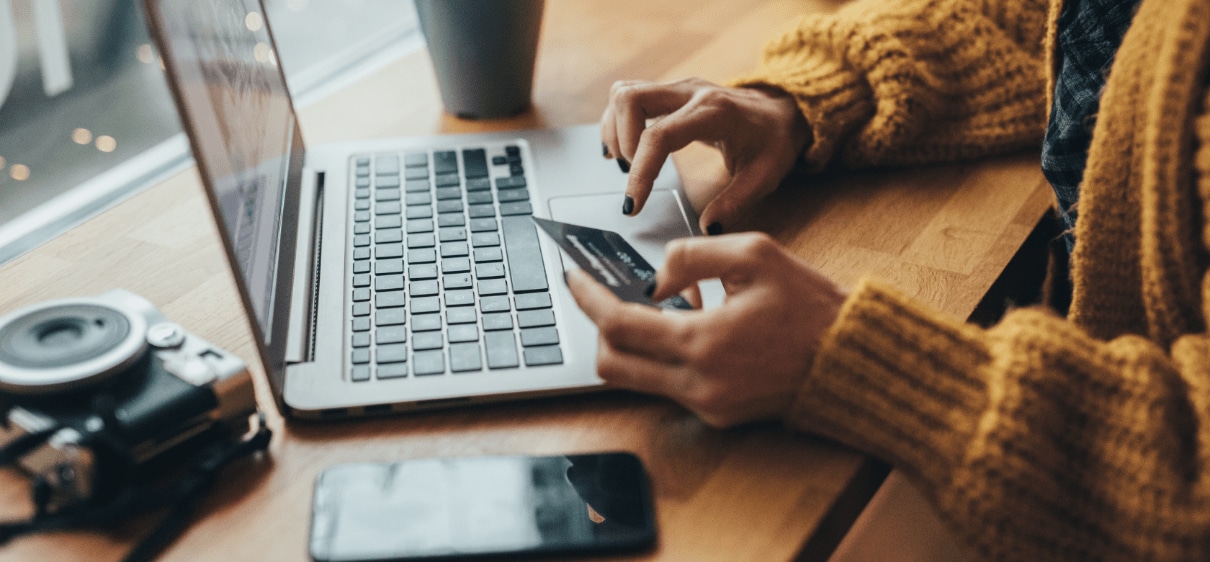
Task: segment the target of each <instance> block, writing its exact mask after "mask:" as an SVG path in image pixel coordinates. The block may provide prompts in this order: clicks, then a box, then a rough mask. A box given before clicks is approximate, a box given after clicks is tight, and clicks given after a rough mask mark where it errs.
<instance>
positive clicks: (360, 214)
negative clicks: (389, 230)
mask: <svg viewBox="0 0 1210 562" xmlns="http://www.w3.org/2000/svg"><path fill="white" fill-rule="evenodd" d="M353 220H354V221H356V222H367V221H369V220H370V212H369V211H357V212H356V213H353Z"/></svg>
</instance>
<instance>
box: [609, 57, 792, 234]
mask: <svg viewBox="0 0 1210 562" xmlns="http://www.w3.org/2000/svg"><path fill="white" fill-rule="evenodd" d="M648 120H653V122H652V123H651V124H650V125H648ZM810 137H811V132H810V129H809V128H808V127H807V123H806V120H805V119H803V117H802V114H801V113H800V112H799V109H798V105H797V103H796V102H795V101H794V99H793V98H791V97H790V96H789V95H788V94H786V93H784V92H782V91H780V90H772V89H767V90H766V89H754V88H724V87H722V86H718V85H716V84H712V83H710V82H707V81H705V80H702V79H700V78H689V79H685V80H677V81H673V82H662V83H654V82H643V81H623V82H616V83H614V85H613V88H612V90H611V91H610V95H609V105H608V106H607V107H606V108H605V113H604V114H603V115H602V116H601V142H602V143H603V145H604V151H605V156H606V157H613V158H617V159H618V164H619V165H620V166H621V167H622V170H623V171H627V172H628V173H629V174H630V177H629V180H628V182H627V186H626V199H625V202H624V204H623V208H622V210H623V212H624V213H626V214H628V215H633V214H637V213H638V212H639V211H641V210H642V209H643V204H644V203H646V201H647V196H648V194H650V193H651V186H652V183H654V182H655V178H656V176H657V175H658V174H659V172H660V168H661V167H662V166H663V165H664V160H666V159H667V158H668V155H669V154H671V153H672V152H675V151H677V150H680V149H681V148H684V147H685V146H687V145H688V144H689V143H691V142H693V141H704V142H707V143H710V144H711V145H713V146H714V147H716V148H718V149H719V151H721V152H722V155H723V162H724V163H725V164H726V166H727V171H728V172H729V173H730V174H731V178H730V181H729V182H728V183H727V184H726V186H725V187H724V188H723V191H722V192H720V193H718V194H717V195H715V197H714V198H713V199H712V200H711V201H710V202H709V203H708V204H707V205H706V208H705V209H703V210H702V213H701V227H702V231H703V232H708V233H710V234H720V233H722V231H723V229H725V228H726V227H727V225H728V224H730V223H731V221H733V220H734V218H735V216H736V215H737V214H738V213H739V212H740V211H741V210H742V209H744V208H745V207H747V206H749V205H751V204H752V203H755V202H756V201H759V200H760V199H762V198H763V197H765V196H766V195H768V194H769V193H772V192H773V190H774V189H776V188H777V184H778V182H780V181H781V179H782V177H784V176H785V175H786V173H787V172H789V171H790V168H792V167H793V166H794V163H795V162H796V161H797V159H798V157H799V155H800V154H801V153H802V151H803V149H804V148H805V146H806V144H807V142H808V141H809V140H810Z"/></svg>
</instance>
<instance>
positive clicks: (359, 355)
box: [351, 349, 370, 365]
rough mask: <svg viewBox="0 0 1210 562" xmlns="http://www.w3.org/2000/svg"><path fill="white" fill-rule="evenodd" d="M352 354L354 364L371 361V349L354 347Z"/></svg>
mask: <svg viewBox="0 0 1210 562" xmlns="http://www.w3.org/2000/svg"><path fill="white" fill-rule="evenodd" d="M351 355H352V360H353V364H354V365H361V364H365V363H369V362H370V350H368V349H354V350H353V353H352V354H351Z"/></svg>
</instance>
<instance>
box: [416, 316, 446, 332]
mask: <svg viewBox="0 0 1210 562" xmlns="http://www.w3.org/2000/svg"><path fill="white" fill-rule="evenodd" d="M440 329H441V314H439V313H436V312H433V313H430V314H413V315H412V332H432V331H434V330H440Z"/></svg>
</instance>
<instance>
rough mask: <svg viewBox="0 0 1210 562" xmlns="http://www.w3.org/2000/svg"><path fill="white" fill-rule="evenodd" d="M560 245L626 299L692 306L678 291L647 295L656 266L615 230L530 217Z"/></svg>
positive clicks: (643, 302)
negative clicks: (655, 296)
mask: <svg viewBox="0 0 1210 562" xmlns="http://www.w3.org/2000/svg"><path fill="white" fill-rule="evenodd" d="M532 218H533V220H534V223H536V224H537V225H538V226H539V227H541V229H542V230H543V231H544V232H546V234H548V235H550V237H551V238H553V239H554V240H555V242H557V243H558V244H559V247H560V248H563V251H564V252H566V253H567V255H569V256H571V259H572V260H573V261H575V262H576V265H578V266H580V269H583V270H584V271H586V272H588V274H589V275H591V276H592V277H593V278H594V279H596V280H597V281H598V282H600V283H601V284H602V285H605V286H606V287H608V288H609V290H610V291H613V294H615V295H617V297H618V298H619V299H621V300H624V301H626V302H637V303H639V304H646V305H650V306H658V307H660V308H680V309H685V310H692V309H693V305H691V304H689V301H687V300H685V299H684V297H681V296H680V295H677V296H674V297H672V298H669V299H667V300H665V301H663V302H660V303H654V302H652V301H651V299H650V298H648V297H647V295H646V292H647V288H648V287H650V286H651V284H652V283H654V282H655V268H654V267H651V264H649V263H647V260H645V259H643V256H641V255H639V253H638V252H637V251H635V249H634V247H633V246H631V245H630V243H629V242H627V241H626V239H625V238H622V236H621V235H620V234H618V233H616V232H611V231H608V230H601V229H599V228H592V227H588V226H579V225H575V224H567V223H563V222H558V221H552V220H549V219H540V218H538V217H532Z"/></svg>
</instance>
